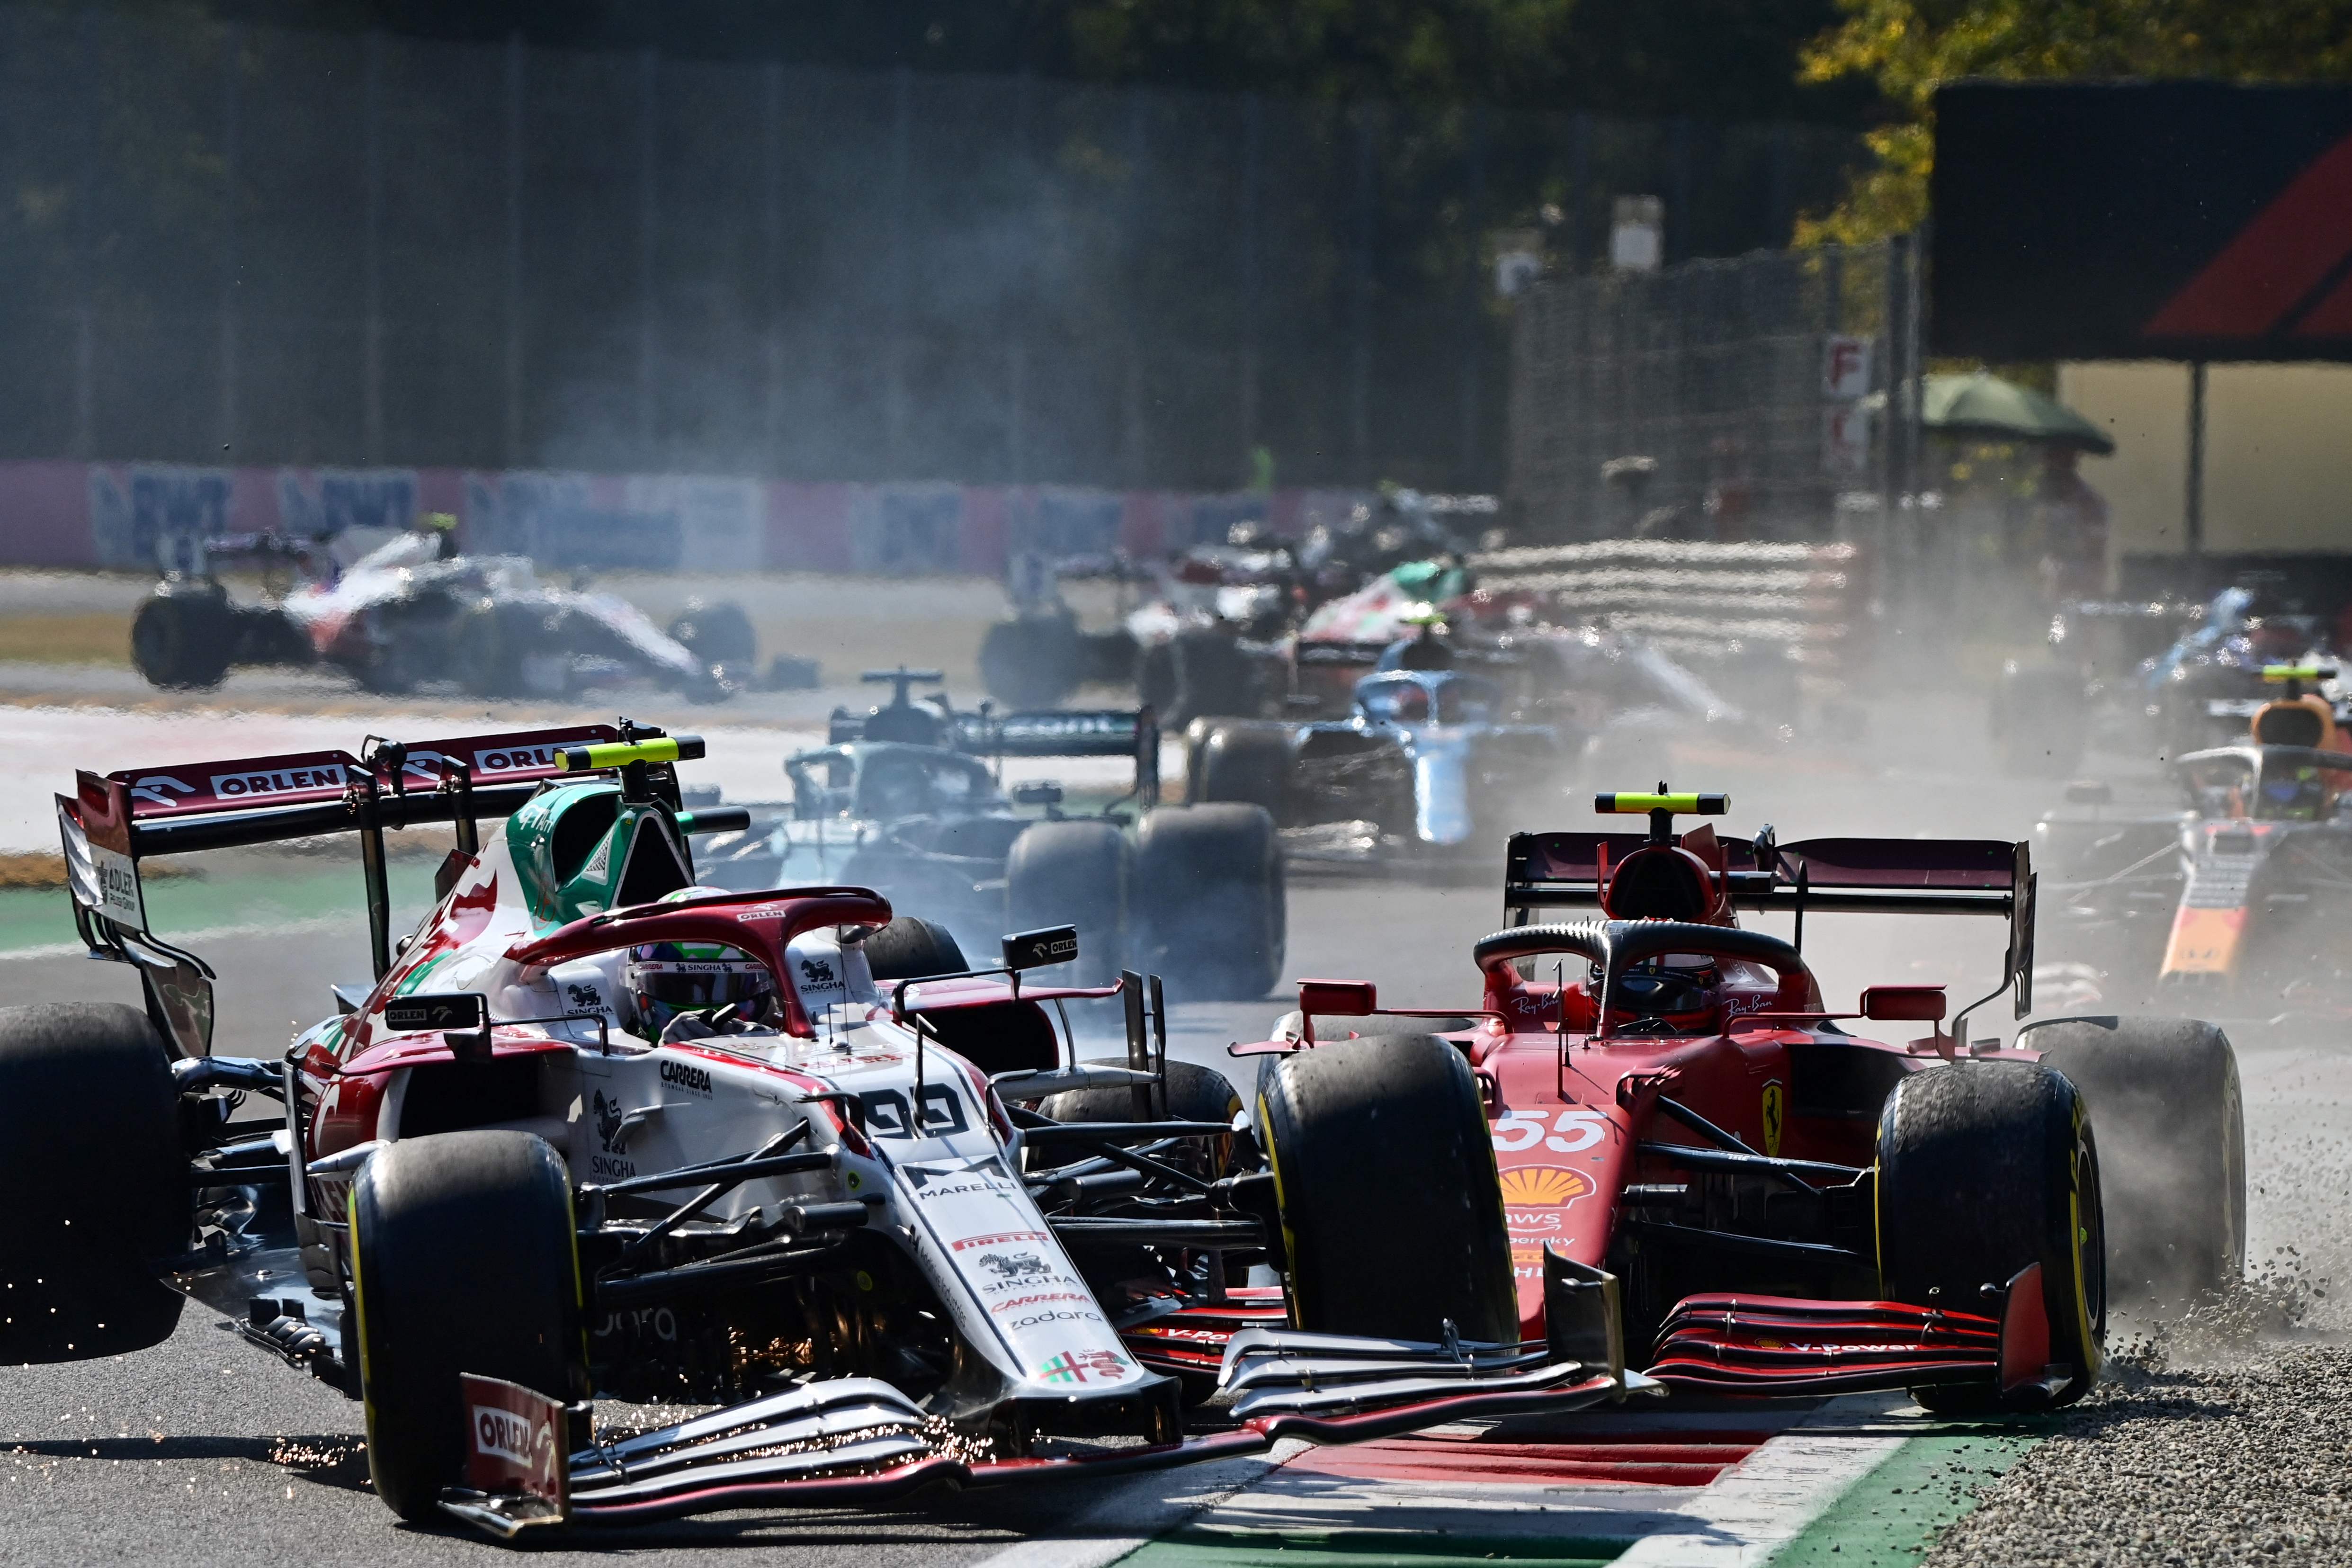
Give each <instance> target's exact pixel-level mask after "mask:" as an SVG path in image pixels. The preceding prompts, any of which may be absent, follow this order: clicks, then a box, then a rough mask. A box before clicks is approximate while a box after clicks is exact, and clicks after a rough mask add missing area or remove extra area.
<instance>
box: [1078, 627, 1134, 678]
mask: <svg viewBox="0 0 2352 1568" xmlns="http://www.w3.org/2000/svg"><path fill="white" fill-rule="evenodd" d="M1078 648H1079V658H1078V674H1079V677H1080V684H1082V685H1087V686H1125V685H1126V684H1128V682H1129V681H1131V680H1133V679H1135V660H1136V647H1135V634H1134V633H1133V632H1130V631H1129V630H1128V629H1127V628H1126V627H1125V626H1113V627H1111V628H1110V629H1109V630H1108V631H1102V632H1081V633H1080V634H1079V635H1078Z"/></svg>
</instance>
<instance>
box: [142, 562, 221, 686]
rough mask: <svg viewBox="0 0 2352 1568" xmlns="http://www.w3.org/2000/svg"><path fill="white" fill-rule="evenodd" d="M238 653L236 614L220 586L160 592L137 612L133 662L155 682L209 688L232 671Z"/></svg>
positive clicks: (190, 586)
mask: <svg viewBox="0 0 2352 1568" xmlns="http://www.w3.org/2000/svg"><path fill="white" fill-rule="evenodd" d="M235 654H236V616H235V615H234V614H233V613H232V612H231V610H230V609H229V605H228V600H227V598H226V596H225V595H222V594H220V593H218V592H216V591H214V592H208V591H205V589H203V588H201V587H198V586H195V585H189V586H186V587H185V588H184V589H182V590H181V591H177V592H171V593H158V594H156V595H154V596H153V597H152V598H151V599H149V600H147V601H146V602H145V603H144V604H142V605H140V606H139V613H138V614H137V615H136V616H132V617H131V667H132V668H135V669H137V670H138V671H139V673H140V674H141V675H142V676H145V677H146V678H147V683H148V684H149V685H151V686H160V687H163V688H164V689H167V690H184V691H202V690H207V689H211V688H213V687H215V686H218V685H219V684H220V683H221V681H222V680H223V679H225V678H226V676H227V674H228V667H229V660H230V659H231V658H233V657H234V656H235Z"/></svg>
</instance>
